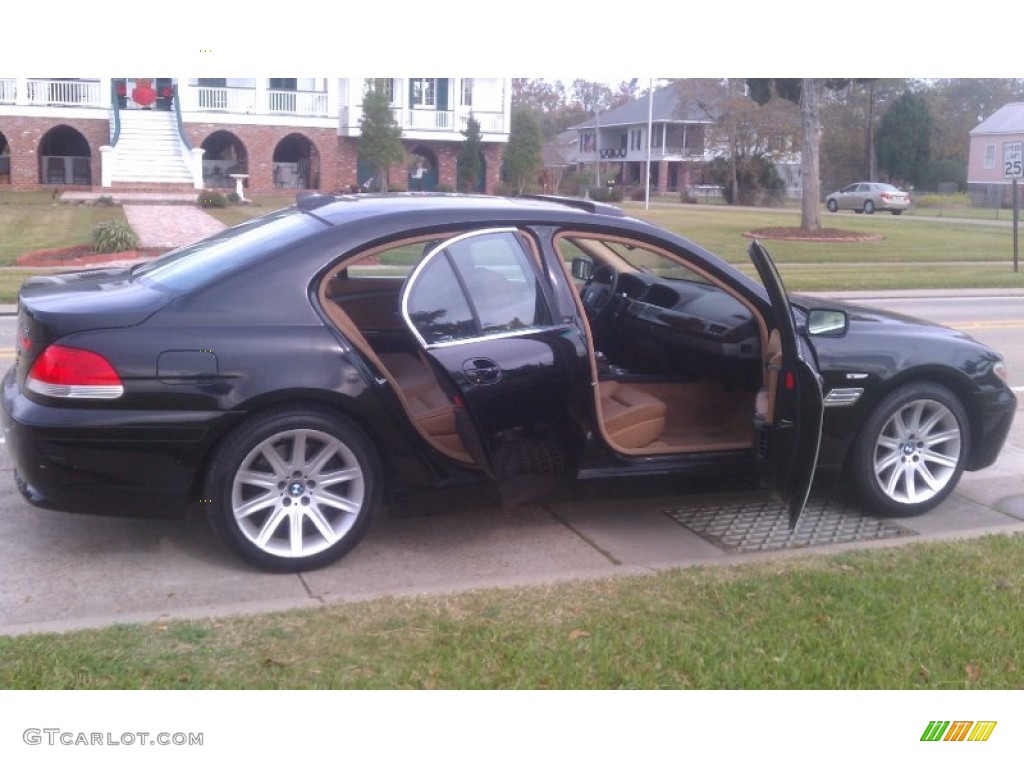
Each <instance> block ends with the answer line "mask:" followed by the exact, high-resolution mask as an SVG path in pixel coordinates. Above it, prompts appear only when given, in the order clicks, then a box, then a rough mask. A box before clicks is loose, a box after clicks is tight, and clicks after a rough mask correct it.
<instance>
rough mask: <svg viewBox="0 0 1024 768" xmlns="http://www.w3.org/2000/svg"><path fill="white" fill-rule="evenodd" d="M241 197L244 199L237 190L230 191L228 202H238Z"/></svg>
mask: <svg viewBox="0 0 1024 768" xmlns="http://www.w3.org/2000/svg"><path fill="white" fill-rule="evenodd" d="M241 199H242V197H241V195H239V194H238V193H237V192H229V193H228V202H231V203H237V202H238V201H239V200H241Z"/></svg>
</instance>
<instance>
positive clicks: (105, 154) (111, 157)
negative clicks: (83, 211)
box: [100, 145, 117, 188]
mask: <svg viewBox="0 0 1024 768" xmlns="http://www.w3.org/2000/svg"><path fill="white" fill-rule="evenodd" d="M115 163H117V150H116V149H115V148H114V147H110V146H106V145H104V146H102V147H100V186H102V187H107V188H109V187H110V186H111V184H112V179H113V176H114V165H115Z"/></svg>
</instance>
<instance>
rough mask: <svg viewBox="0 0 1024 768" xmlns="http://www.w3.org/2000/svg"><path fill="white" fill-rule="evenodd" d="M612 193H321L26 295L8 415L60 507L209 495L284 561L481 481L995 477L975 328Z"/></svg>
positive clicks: (37, 485)
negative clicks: (738, 249)
mask: <svg viewBox="0 0 1024 768" xmlns="http://www.w3.org/2000/svg"><path fill="white" fill-rule="evenodd" d="M751 257H752V259H753V260H754V262H755V265H756V267H757V270H758V273H759V275H760V276H761V283H758V282H757V281H754V280H751V279H750V278H748V277H746V276H745V275H744V274H742V273H741V272H740V271H739V270H737V269H735V268H734V267H732V266H730V265H728V264H726V263H725V262H724V261H722V260H720V259H718V258H717V257H715V256H713V255H712V254H710V253H708V252H707V251H705V250H703V249H702V248H700V247H699V246H697V245H695V244H693V243H692V242H690V241H688V240H686V239H685V238H682V237H680V236H678V235H675V234H673V233H670V232H667V231H665V230H663V229H660V228H658V227H656V226H653V225H651V224H648V223H645V222H642V221H639V220H636V219H632V218H629V217H627V216H625V215H624V214H623V213H622V211H620V210H619V209H616V208H612V207H610V206H604V205H601V204H597V203H592V202H590V201H579V200H560V199H550V198H545V199H539V198H513V199H501V198H492V197H475V196H462V195H381V196H374V195H359V196H342V197H330V196H324V195H309V196H303V197H300V199H299V200H298V201H297V204H296V206H294V207H292V208H290V209H286V210H283V211H279V212H275V213H273V214H270V215H268V216H265V217H262V218H260V219H258V220H255V221H253V222H248V223H246V224H243V225H240V226H238V227H235V228H232V229H230V230H227V231H226V232H224V233H222V234H219V235H217V236H215V237H212V238H208V239H206V240H204V241H201V242H199V243H196V244H194V245H192V246H188V247H186V248H183V249H180V250H178V251H176V252H173V253H171V254H168V255H166V256H164V257H162V258H160V259H157V260H155V261H153V262H150V263H147V264H145V265H142V266H136V267H134V268H131V269H109V270H93V271H89V272H82V273H72V274H67V275H58V276H50V277H40V278H34V279H32V280H30V281H28V282H26V283H25V284H24V286H23V288H22V290H21V294H20V297H19V319H18V322H19V329H20V338H19V343H18V359H17V362H16V364H15V365H14V366H13V368H12V369H11V371H10V372H9V373H8V375H7V377H6V379H5V380H4V384H3V398H2V408H3V427H4V431H5V435H6V440H7V443H8V447H9V449H10V451H11V455H12V456H13V460H14V463H15V466H16V477H17V481H18V484H19V487H20V488H21V490H22V492H23V494H24V495H25V496H26V498H28V499H29V500H30V501H32V502H34V503H36V504H40V505H46V506H49V507H54V508H59V509H65V510H70V511H84V512H95V513H103V514H127V515H141V514H148V513H159V514H166V513H168V512H174V511H181V510H183V509H184V508H186V507H187V506H188V505H190V504H201V505H203V506H204V507H206V509H207V512H208V516H209V519H210V522H211V524H212V526H213V528H214V529H215V530H216V531H217V533H218V534H219V535H220V536H222V538H223V539H224V540H225V542H226V543H227V544H229V545H230V546H231V547H232V548H233V549H234V550H235V551H236V552H237V553H239V554H240V555H241V556H242V557H244V558H245V559H247V560H249V561H250V562H253V563H255V564H257V565H259V566H262V567H266V568H270V569H277V570H295V569H300V568H312V567H317V566H320V565H323V564H326V563H328V562H330V561H332V560H334V559H336V558H338V557H340V556H341V555H342V554H344V552H346V551H348V550H349V549H350V548H351V547H352V546H354V545H355V544H356V543H357V542H358V540H359V538H360V537H361V536H362V534H363V533H364V531H365V530H366V526H367V524H368V521H369V520H370V518H371V515H372V513H373V511H374V509H375V508H377V507H378V506H379V505H380V504H381V503H382V502H383V501H385V500H386V499H387V498H390V497H394V496H396V495H398V494H402V493H405V492H409V491H414V490H420V489H425V488H432V487H438V486H441V485H443V484H445V483H452V482H457V481H461V480H464V479H466V478H479V479H488V478H489V479H490V480H491V481H492V482H494V483H496V484H497V485H498V487H499V489H500V490H501V491H502V494H503V496H504V497H505V498H506V499H508V500H509V501H522V500H525V499H528V498H531V497H533V496H535V495H537V494H538V493H541V492H543V491H544V490H545V488H547V487H549V486H550V485H551V482H552V481H553V480H570V481H575V480H584V479H587V478H596V477H618V476H624V475H645V474H667V473H693V472H698V473H700V472H711V471H753V470H756V471H758V472H759V473H760V475H761V477H762V479H763V482H764V485H765V486H766V487H768V488H771V489H772V490H774V491H776V492H777V493H778V494H779V495H780V496H782V497H784V498H785V499H787V500H788V502H789V504H790V513H791V518H792V520H793V521H795V519H796V517H797V516H798V515H799V514H800V510H801V509H802V507H803V504H804V502H805V501H806V497H807V493H808V490H809V487H810V483H811V479H812V475H813V472H814V469H815V466H816V464H819V463H820V464H821V465H823V466H829V467H836V468H843V469H845V470H847V471H848V472H849V473H850V475H851V477H852V478H853V481H854V483H855V484H856V486H857V487H858V489H860V490H861V492H862V495H863V496H864V498H865V500H866V502H867V503H868V504H870V505H871V507H872V509H876V510H878V511H882V512H889V513H897V514H899V513H905V514H912V513H917V512H921V511H924V510H926V509H929V508H931V507H933V506H934V505H935V504H937V503H939V502H940V501H941V500H942V499H943V498H945V496H946V495H947V494H948V493H949V492H951V491H952V489H953V487H954V486H955V484H956V482H957V480H958V478H959V476H960V473H961V472H962V471H964V470H974V469H979V468H981V467H984V466H987V465H989V464H991V463H992V462H993V461H994V460H995V459H996V456H997V455H998V452H999V450H1000V448H1001V446H1002V444H1003V442H1004V440H1005V437H1006V434H1007V432H1008V430H1009V427H1010V423H1011V420H1012V417H1013V413H1014V411H1015V407H1016V400H1015V397H1014V395H1013V393H1012V392H1011V391H1010V389H1009V388H1008V387H1007V386H1006V384H1005V381H1004V379H1005V370H1004V369H1003V364H1002V360H1001V358H1000V357H999V355H998V354H996V353H995V352H994V351H992V350H991V349H988V348H987V347H985V346H983V345H981V344H979V343H977V342H975V341H973V340H972V339H970V338H969V337H967V336H965V335H964V334H961V333H958V332H955V331H952V330H950V329H947V328H943V327H940V326H935V325H931V324H926V323H923V322H919V321H916V320H913V319H910V318H904V317H900V316H896V315H892V314H887V313H882V312H878V311H875V310H868V309H864V308H860V307H852V306H848V305H843V304H839V303H837V302H830V303H828V304H827V305H826V304H823V303H820V302H815V301H813V300H811V299H799V300H795V301H793V302H792V303H791V302H790V299H789V297H788V296H787V295H786V293H785V290H784V288H783V286H782V284H781V281H780V279H779V277H778V274H777V273H776V271H775V268H774V266H773V265H772V263H771V260H770V259H769V258H768V256H767V254H766V253H765V252H764V250H763V249H762V248H761V247H760V245H759V244H757V243H753V244H752V245H751Z"/></svg>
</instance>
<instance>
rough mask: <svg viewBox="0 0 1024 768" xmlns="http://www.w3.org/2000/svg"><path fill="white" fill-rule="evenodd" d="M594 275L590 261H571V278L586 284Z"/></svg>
mask: <svg viewBox="0 0 1024 768" xmlns="http://www.w3.org/2000/svg"><path fill="white" fill-rule="evenodd" d="M593 274H594V264H593V262H592V261H590V259H573V260H572V276H573V277H575V278H576V279H577V280H583V281H584V282H586V281H587V280H589V279H590V278H591V276H592V275H593Z"/></svg>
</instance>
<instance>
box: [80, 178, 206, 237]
mask: <svg viewBox="0 0 1024 768" xmlns="http://www.w3.org/2000/svg"><path fill="white" fill-rule="evenodd" d="M100 197H110V198H112V199H113V200H114V202H116V203H119V204H121V206H122V207H123V208H124V215H125V217H126V218H127V219H128V223H129V224H130V225H131V228H132V229H133V230H135V234H137V235H138V236H139V240H140V241H141V243H140V245H141V246H142V247H143V248H177V247H179V246H182V245H188V244H189V243H193V242H195V241H196V240H199V239H201V238H204V237H207V236H208V235H213V234H216V233H217V232H220V231H221V230H222V229H224V225H223V224H221V223H220V222H219V221H217V219H215V218H213V217H212V216H210V215H209V214H208V213H206V211H204V210H203V209H202V208H197V207H196V205H195V201H196V193H194V192H65V193H63V194H62V195H61V200H62V201H64V202H68V203H92V202H95V201H96V200H97V199H99V198H100Z"/></svg>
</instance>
